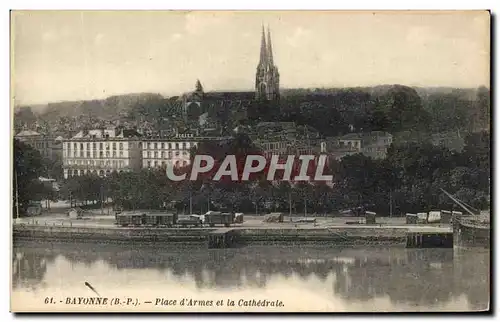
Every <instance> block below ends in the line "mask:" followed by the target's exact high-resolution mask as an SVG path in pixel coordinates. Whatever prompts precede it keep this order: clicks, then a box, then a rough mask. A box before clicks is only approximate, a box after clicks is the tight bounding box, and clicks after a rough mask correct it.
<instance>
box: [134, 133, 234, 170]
mask: <svg viewBox="0 0 500 322" xmlns="http://www.w3.org/2000/svg"><path fill="white" fill-rule="evenodd" d="M222 139H224V138H223V137H208V136H207V137H205V136H200V135H199V134H198V133H175V134H174V135H171V136H164V137H161V136H157V137H149V138H144V139H143V141H142V168H147V169H153V168H165V167H167V166H171V165H173V166H174V167H185V166H187V165H189V164H190V163H191V150H192V149H193V148H196V147H197V146H198V144H199V143H200V142H204V141H218V140H222Z"/></svg>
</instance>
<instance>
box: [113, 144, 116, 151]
mask: <svg viewBox="0 0 500 322" xmlns="http://www.w3.org/2000/svg"><path fill="white" fill-rule="evenodd" d="M113 150H116V142H113Z"/></svg>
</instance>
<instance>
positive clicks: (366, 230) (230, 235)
mask: <svg viewBox="0 0 500 322" xmlns="http://www.w3.org/2000/svg"><path fill="white" fill-rule="evenodd" d="M403 220H404V219H403ZM452 237H453V232H452V229H451V227H450V226H449V225H448V226H444V227H442V226H441V227H432V226H422V225H420V226H419V225H408V224H404V223H398V222H394V223H387V224H375V225H371V224H359V225H347V224H342V223H335V222H333V223H332V222H321V221H320V222H319V223H304V224H297V223H294V222H292V221H287V220H286V219H285V221H284V222H283V223H270V224H266V223H262V222H261V220H259V222H257V221H255V222H252V220H249V221H248V222H245V223H243V224H234V225H232V226H231V227H227V228H226V227H199V228H158V227H119V226H116V225H114V224H113V223H112V221H111V220H110V221H109V222H108V223H106V222H102V221H101V222H97V221H96V222H82V221H78V222H75V221H73V222H68V221H50V222H43V221H41V219H38V220H37V221H31V222H29V221H25V222H24V223H17V224H14V226H13V240H14V241H16V240H21V239H30V240H46V241H65V242H87V241H88V242H99V243H114V242H118V243H127V242H134V243H154V244H162V243H199V244H203V245H205V247H208V248H229V247H234V246H236V245H251V244H264V245H274V244H280V243H286V244H307V243H316V244H317V243H321V244H325V243H326V244H329V245H332V246H350V245H400V246H406V247H410V248H415V247H419V248H426V247H450V246H451V247H453V246H452V245H453V238H452ZM450 239H451V244H450Z"/></svg>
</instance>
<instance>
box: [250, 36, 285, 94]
mask: <svg viewBox="0 0 500 322" xmlns="http://www.w3.org/2000/svg"><path fill="white" fill-rule="evenodd" d="M279 84H280V74H279V71H278V67H276V66H275V65H274V59H273V47H272V44H271V32H270V31H269V28H268V30H267V41H266V36H265V30H264V26H262V39H261V44H260V60H259V64H258V65H257V73H256V77H255V98H256V99H257V100H266V101H275V100H278V99H279V96H280V93H279V88H280V85H279Z"/></svg>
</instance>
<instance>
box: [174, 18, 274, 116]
mask: <svg viewBox="0 0 500 322" xmlns="http://www.w3.org/2000/svg"><path fill="white" fill-rule="evenodd" d="M279 77H280V75H279V72H278V68H277V67H276V66H275V65H274V60H273V48H272V44H271V32H270V31H269V29H268V30H267V39H266V35H265V29H264V26H262V40H261V46H260V58H259V63H258V65H257V72H256V76H255V92H226V91H215V92H208V93H206V92H204V90H203V86H202V85H201V82H200V81H199V80H197V81H196V85H195V90H194V91H192V92H190V93H186V94H184V95H182V97H180V98H179V100H180V103H181V102H182V103H181V106H182V112H181V113H182V115H183V118H184V120H185V121H186V122H191V123H192V122H199V120H200V117H202V118H203V119H206V118H207V117H208V118H212V119H216V120H219V121H220V120H224V119H233V120H234V119H237V120H242V119H247V118H249V119H255V118H259V119H265V120H269V119H270V117H272V116H273V114H274V115H275V114H276V110H275V107H276V104H277V102H278V101H279V96H280V94H279ZM203 122H204V123H206V122H205V121H203ZM200 125H201V123H200Z"/></svg>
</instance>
